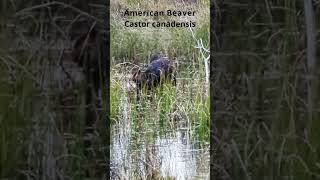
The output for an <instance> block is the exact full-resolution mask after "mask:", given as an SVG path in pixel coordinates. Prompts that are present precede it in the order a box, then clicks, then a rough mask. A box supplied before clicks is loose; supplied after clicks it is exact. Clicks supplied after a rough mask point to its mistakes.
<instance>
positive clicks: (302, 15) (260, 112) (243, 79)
mask: <svg viewBox="0 0 320 180" xmlns="http://www.w3.org/2000/svg"><path fill="white" fill-rule="evenodd" d="M211 6H212V7H213V8H212V11H211V13H212V14H213V20H212V21H211V22H212V24H211V25H212V32H211V33H212V34H211V39H212V44H211V49H212V50H211V51H212V52H213V55H212V59H211V61H212V62H213V63H212V64H214V65H213V66H214V67H212V76H211V79H212V81H211V82H212V87H211V88H212V89H211V90H212V91H211V92H212V98H213V107H212V109H213V110H214V112H213V113H212V120H213V123H212V126H213V127H212V130H213V133H212V146H211V147H212V153H211V168H212V174H211V175H212V178H213V179H318V178H320V168H319V167H320V166H319V158H320V156H319V155H320V153H319V148H320V141H319V137H320V133H319V128H320V121H319V120H320V119H319V115H320V114H319V112H320V111H319V107H320V101H319V100H320V96H319V95H320V93H319V68H318V66H319V37H318V34H319V30H320V24H319V17H320V1H311V0H305V1H292V0H290V1H289V0H288V1H287V0H283V1H278V0H268V1H233V0H225V1H220V0H218V1H215V0H213V1H211Z"/></svg>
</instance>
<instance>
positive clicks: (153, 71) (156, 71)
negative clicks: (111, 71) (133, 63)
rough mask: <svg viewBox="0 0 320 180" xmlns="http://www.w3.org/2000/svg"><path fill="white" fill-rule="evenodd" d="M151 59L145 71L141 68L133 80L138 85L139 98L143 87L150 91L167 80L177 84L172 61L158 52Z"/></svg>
mask: <svg viewBox="0 0 320 180" xmlns="http://www.w3.org/2000/svg"><path fill="white" fill-rule="evenodd" d="M150 61H151V62H150V64H149V65H148V66H147V68H146V69H145V70H144V71H142V70H141V69H140V68H139V69H138V70H136V72H135V73H134V74H133V78H132V80H133V81H134V82H135V83H136V85H137V93H138V94H137V97H138V98H139V96H140V91H141V90H142V89H143V88H146V89H147V90H148V92H150V91H151V90H152V89H153V88H155V87H157V86H159V85H160V84H161V83H162V82H165V81H167V82H171V83H172V84H173V85H176V77H175V74H176V73H175V66H174V63H173V62H172V61H170V60H168V59H167V58H163V57H160V56H159V55H158V54H156V55H154V56H152V57H151V60H150Z"/></svg>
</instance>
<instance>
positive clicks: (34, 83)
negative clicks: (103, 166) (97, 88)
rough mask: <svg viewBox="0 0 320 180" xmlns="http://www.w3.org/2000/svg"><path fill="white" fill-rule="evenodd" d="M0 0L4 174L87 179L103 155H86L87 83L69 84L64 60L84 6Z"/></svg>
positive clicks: (0, 162) (0, 171) (0, 156)
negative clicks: (73, 30)
mask: <svg viewBox="0 0 320 180" xmlns="http://www.w3.org/2000/svg"><path fill="white" fill-rule="evenodd" d="M0 6H1V11H0V14H1V18H0V21H1V22H0V39H1V40H0V75H1V77H0V79H1V83H0V179H85V177H86V176H87V174H86V171H87V170H88V169H89V174H90V173H91V172H93V166H92V164H93V163H92V162H93V161H94V163H96V161H98V160H97V159H98V158H97V157H94V158H88V157H87V156H86V155H85V154H84V144H83V138H84V137H83V136H84V135H83V134H84V128H85V123H84V122H85V113H84V112H85V109H86V105H85V104H84V99H85V98H84V93H83V92H84V87H85V84H84V83H83V81H75V84H74V86H72V88H70V89H67V90H66V89H64V85H66V84H67V83H66V81H67V78H66V77H65V73H64V72H62V70H61V66H60V64H59V63H60V62H59V60H61V57H60V55H61V52H62V50H63V48H64V47H69V44H70V42H69V41H70V37H66V36H69V34H68V33H70V32H68V30H69V29H70V26H71V25H70V24H69V23H70V21H71V22H72V20H74V23H76V21H78V20H79V19H77V18H75V17H77V15H79V11H75V9H76V8H75V7H73V6H70V5H67V4H64V3H62V2H57V1H55V2H50V1H41V0H40V1H32V2H24V1H11V0H4V1H1V5H0ZM51 8H53V9H54V10H55V11H54V10H53V9H51ZM66 9H68V11H67V12H66V11H65V10H66ZM21 10H23V11H21ZM63 12H64V13H63ZM80 14H81V15H82V17H85V18H87V16H86V14H85V13H84V11H80ZM81 15H80V16H81ZM67 18H70V19H67ZM48 19H49V20H50V21H48ZM70 34H71V33H70ZM71 69H72V68H71ZM75 69H76V70H75ZM69 70H70V69H69ZM70 71H71V72H69V73H70V74H73V73H74V72H73V71H79V68H77V67H76V66H74V67H73V70H70ZM63 115H66V116H65V117H63ZM66 120H67V121H69V122H70V126H68V127H64V124H65V123H66V122H65V121H66ZM99 123H100V122H99ZM99 127H102V126H99ZM65 130H66V131H65ZM99 132H102V131H99ZM97 141H98V140H97ZM97 144H99V143H98V142H97ZM100 145H101V144H100ZM100 145H96V146H100ZM101 147H102V145H101ZM99 158H100V160H101V161H104V159H103V157H99ZM94 171H96V169H95V170H94ZM90 177H94V175H92V174H91V175H90Z"/></svg>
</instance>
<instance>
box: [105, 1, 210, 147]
mask: <svg viewBox="0 0 320 180" xmlns="http://www.w3.org/2000/svg"><path fill="white" fill-rule="evenodd" d="M206 5H207V2H205V1H203V2H199V3H198V4H190V5H189V6H185V7H181V6H177V5H175V4H174V3H173V2H167V1H158V2H153V1H152V2H151V1H150V2H149V1H148V2H143V3H140V4H139V3H137V4H135V5H134V4H131V3H127V2H126V1H121V0H118V1H114V2H113V4H112V5H111V12H112V15H113V17H112V19H111V57H112V59H113V61H112V65H111V68H112V69H113V71H114V73H111V74H112V76H111V78H112V80H113V83H112V84H111V92H114V95H113V96H112V101H111V109H112V116H113V117H115V118H116V117H117V116H119V115H120V114H121V112H119V111H117V107H118V106H119V104H120V102H119V101H120V100H121V98H120V97H121V96H127V94H126V93H127V92H126V90H125V88H123V87H125V85H124V84H121V82H123V81H124V80H125V79H123V78H119V77H128V76H129V75H130V68H127V69H121V70H119V66H116V65H117V64H120V63H122V62H131V63H135V64H138V65H140V64H139V63H147V62H148V58H149V57H150V55H151V54H153V53H156V52H162V53H163V54H164V55H165V56H168V57H169V58H170V59H172V60H175V61H176V63H177V64H178V69H177V71H178V75H177V78H178V86H177V87H171V86H163V87H162V89H161V91H158V93H156V95H155V98H154V99H153V103H155V104H152V102H150V101H149V100H147V99H143V101H142V102H143V104H142V108H144V109H145V112H144V115H145V116H147V115H148V114H149V113H150V114H154V113H156V114H157V116H152V117H153V119H154V120H156V121H159V122H160V123H161V124H162V125H163V126H166V124H167V123H169V122H171V121H172V120H173V119H175V118H176V117H175V116H179V118H183V119H188V121H190V123H192V124H194V127H195V129H197V130H196V132H197V133H199V134H201V135H200V136H201V139H203V140H207V141H208V140H209V139H208V138H209V129H208V128H209V126H208V123H209V97H208V96H204V93H203V92H204V91H205V90H204V80H205V73H204V65H203V59H202V57H201V55H200V53H199V50H198V49H196V48H195V46H196V45H197V44H196V42H195V40H194V39H193V37H192V34H191V32H190V30H189V29H188V28H159V29H156V28H129V27H125V26H124V20H125V19H124V18H123V17H122V16H121V14H122V13H123V11H124V10H125V9H127V8H128V9H129V10H166V9H174V10H183V9H188V8H189V9H190V8H191V9H192V10H195V11H196V16H194V17H191V19H192V20H193V21H195V22H196V23H197V24H196V27H195V28H194V29H193V31H194V33H195V36H196V37H197V38H199V39H202V40H203V43H204V46H206V47H208V46H209V7H208V6H206ZM141 18H144V17H130V20H131V21H138V20H142V19H141ZM160 18H164V19H166V18H168V17H160ZM174 19H175V20H179V21H181V19H179V18H171V20H174ZM160 20H161V19H160ZM169 20H170V19H169ZM131 67H132V66H131ZM123 72H126V73H123ZM127 81H128V78H127ZM133 100H134V97H133ZM135 103H136V102H134V101H132V104H135ZM118 109H119V108H118ZM131 110H132V111H135V108H133V109H131ZM147 119H148V118H146V119H145V120H147Z"/></svg>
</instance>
